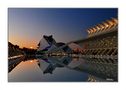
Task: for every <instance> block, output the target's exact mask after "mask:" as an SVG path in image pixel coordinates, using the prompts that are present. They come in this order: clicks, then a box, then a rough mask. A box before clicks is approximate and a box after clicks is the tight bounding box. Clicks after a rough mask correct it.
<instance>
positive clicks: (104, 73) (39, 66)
mask: <svg viewBox="0 0 126 90" xmlns="http://www.w3.org/2000/svg"><path fill="white" fill-rule="evenodd" d="M8 81H9V82H106V81H117V65H113V64H106V63H93V62H88V61H87V60H85V59H83V58H73V57H69V56H62V57H61V56H57V57H56V56H55V57H38V58H36V57H27V58H26V57H25V58H21V59H17V60H13V61H9V63H8Z"/></svg>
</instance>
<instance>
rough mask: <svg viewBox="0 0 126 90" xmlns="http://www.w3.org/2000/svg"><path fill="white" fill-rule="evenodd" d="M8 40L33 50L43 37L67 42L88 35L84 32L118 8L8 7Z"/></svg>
mask: <svg viewBox="0 0 126 90" xmlns="http://www.w3.org/2000/svg"><path fill="white" fill-rule="evenodd" d="M8 15H9V16H8V17H9V41H10V42H12V43H13V44H17V45H20V46H21V47H24V46H25V47H30V46H33V47H36V44H37V43H38V42H39V40H40V39H41V38H42V36H43V35H44V34H45V35H53V37H54V38H55V39H56V41H62V42H69V41H71V40H78V39H81V38H85V37H86V36H87V33H86V30H87V29H88V28H89V27H91V26H94V25H96V24H98V23H100V22H102V21H104V20H106V19H110V18H111V17H115V18H117V17H118V16H117V15H118V9H117V8H111V9H110V8H106V9H105V8H95V9H93V8H9V9H8Z"/></svg>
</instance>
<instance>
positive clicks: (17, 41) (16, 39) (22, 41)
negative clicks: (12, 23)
mask: <svg viewBox="0 0 126 90" xmlns="http://www.w3.org/2000/svg"><path fill="white" fill-rule="evenodd" d="M9 42H11V43H12V44H14V45H18V46H19V47H20V48H23V47H26V48H30V49H37V43H38V42H37V41H35V40H30V39H28V38H24V37H20V36H16V35H15V36H11V37H9Z"/></svg>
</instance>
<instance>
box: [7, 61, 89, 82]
mask: <svg viewBox="0 0 126 90" xmlns="http://www.w3.org/2000/svg"><path fill="white" fill-rule="evenodd" d="M41 61H42V62H43V60H40V62H41ZM76 62H77V61H76V60H73V61H72V62H71V63H70V64H69V66H70V67H72V66H74V65H75V63H76ZM44 64H47V63H42V65H43V66H44ZM78 64H79V63H78ZM87 78H88V74H86V73H84V72H79V71H75V70H71V69H68V68H66V67H56V68H55V70H54V71H53V73H52V74H50V73H46V74H43V71H42V69H41V68H40V67H39V65H38V60H32V61H31V60H29V61H25V62H21V63H20V64H19V65H17V67H15V68H14V69H13V70H12V71H11V72H10V73H9V81H19V82H21V81H24V82H25V81H28V82H30V81H32V82H33V81H37V82H38V81H86V80H87Z"/></svg>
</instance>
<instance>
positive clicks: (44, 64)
mask: <svg viewBox="0 0 126 90" xmlns="http://www.w3.org/2000/svg"><path fill="white" fill-rule="evenodd" d="M38 61H39V64H38V65H39V67H40V68H41V70H42V71H43V73H44V74H46V73H50V74H52V73H53V71H54V70H55V68H56V67H58V68H60V67H64V66H65V67H68V66H67V65H68V64H69V63H70V62H71V61H72V58H71V57H59V58H56V57H49V58H48V59H47V58H41V59H40V58H39V59H38ZM68 68H70V67H68Z"/></svg>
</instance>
